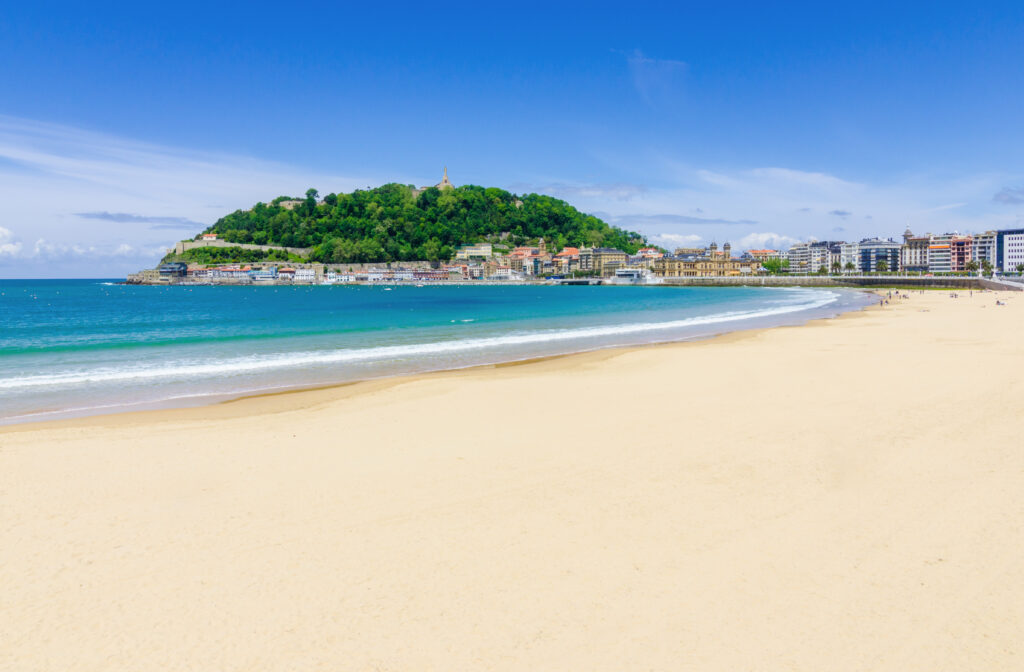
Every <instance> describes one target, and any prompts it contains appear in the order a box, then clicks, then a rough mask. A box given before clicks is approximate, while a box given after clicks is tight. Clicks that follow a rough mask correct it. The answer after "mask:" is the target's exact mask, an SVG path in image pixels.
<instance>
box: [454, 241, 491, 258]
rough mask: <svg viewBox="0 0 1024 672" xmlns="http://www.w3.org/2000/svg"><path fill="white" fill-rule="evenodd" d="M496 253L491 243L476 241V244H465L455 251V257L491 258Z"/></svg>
mask: <svg viewBox="0 0 1024 672" xmlns="http://www.w3.org/2000/svg"><path fill="white" fill-rule="evenodd" d="M493 254H494V248H493V247H492V246H491V244H490V243H476V244H475V245H463V246H462V247H460V248H459V250H458V252H456V253H455V258H456V259H460V260H470V259H481V260H482V259H489V258H490V257H491V256H492V255H493Z"/></svg>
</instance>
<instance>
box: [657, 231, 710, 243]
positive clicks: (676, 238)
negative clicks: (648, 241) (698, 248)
mask: <svg viewBox="0 0 1024 672" xmlns="http://www.w3.org/2000/svg"><path fill="white" fill-rule="evenodd" d="M652 240H653V241H654V242H656V243H663V244H664V245H679V246H683V245H693V244H695V243H699V242H700V241H701V240H703V239H702V238H701V237H700V236H698V235H697V234H695V233H687V234H683V233H659V234H657V235H655V236H652Z"/></svg>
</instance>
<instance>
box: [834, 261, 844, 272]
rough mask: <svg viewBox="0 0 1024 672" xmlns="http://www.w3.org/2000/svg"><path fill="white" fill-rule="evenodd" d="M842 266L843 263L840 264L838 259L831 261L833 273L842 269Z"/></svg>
mask: <svg viewBox="0 0 1024 672" xmlns="http://www.w3.org/2000/svg"><path fill="white" fill-rule="evenodd" d="M842 268H843V265H842V264H840V263H839V262H838V261H833V262H832V272H833V273H838V272H839V271H841V270H842Z"/></svg>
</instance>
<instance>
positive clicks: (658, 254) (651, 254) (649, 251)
mask: <svg viewBox="0 0 1024 672" xmlns="http://www.w3.org/2000/svg"><path fill="white" fill-rule="evenodd" d="M636 253H637V255H638V256H640V257H642V258H644V259H660V258H662V257H663V256H665V255H664V253H663V252H662V251H661V250H659V249H658V248H656V247H641V248H640V249H639V250H637V251H636Z"/></svg>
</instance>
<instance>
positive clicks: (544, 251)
mask: <svg viewBox="0 0 1024 672" xmlns="http://www.w3.org/2000/svg"><path fill="white" fill-rule="evenodd" d="M537 245H538V247H539V248H540V256H542V257H543V256H544V255H545V254H547V253H548V244H547V243H545V242H544V236H541V238H540V242H539V243H537Z"/></svg>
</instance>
